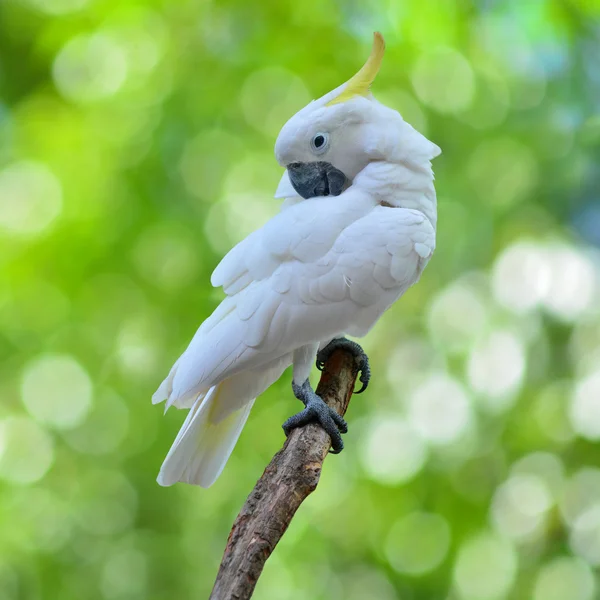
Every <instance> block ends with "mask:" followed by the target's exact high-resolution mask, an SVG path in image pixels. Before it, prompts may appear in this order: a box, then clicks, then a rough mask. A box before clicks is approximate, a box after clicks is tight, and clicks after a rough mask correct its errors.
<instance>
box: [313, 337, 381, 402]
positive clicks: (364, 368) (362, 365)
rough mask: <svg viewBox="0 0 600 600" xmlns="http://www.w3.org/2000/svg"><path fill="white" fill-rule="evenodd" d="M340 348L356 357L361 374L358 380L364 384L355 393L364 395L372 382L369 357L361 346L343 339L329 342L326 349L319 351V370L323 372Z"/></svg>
mask: <svg viewBox="0 0 600 600" xmlns="http://www.w3.org/2000/svg"><path fill="white" fill-rule="evenodd" d="M339 348H342V349H344V350H347V351H348V352H350V353H351V354H353V355H354V358H355V359H356V364H357V366H358V371H359V373H360V375H359V377H358V380H359V381H360V382H361V383H362V387H361V388H360V390H358V391H357V392H354V393H355V394H362V393H363V392H364V391H365V390H366V389H367V387H368V385H369V381H371V367H370V365H369V357H368V356H367V355H366V353H365V351H364V350H363V349H362V347H361V346H360V344H357V343H356V342H353V341H352V340H347V339H346V338H343V337H342V338H335V339H333V340H331V342H329V344H327V346H325V348H323V349H322V350H319V352H318V354H317V369H319V371H322V370H323V367H324V366H325V363H326V362H327V360H328V359H329V357H330V356H331V355H332V354H333V353H334V351H335V350H338V349H339Z"/></svg>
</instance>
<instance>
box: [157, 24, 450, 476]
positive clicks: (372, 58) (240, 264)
mask: <svg viewBox="0 0 600 600" xmlns="http://www.w3.org/2000/svg"><path fill="white" fill-rule="evenodd" d="M384 53H385V42H384V39H383V36H382V35H381V34H380V33H379V32H375V33H374V36H373V46H372V50H371V53H370V55H369V57H368V59H367V61H366V62H365V64H364V65H363V66H362V68H361V69H360V70H359V71H358V72H357V73H356V74H355V75H354V76H353V77H351V78H350V79H349V80H348V81H346V82H345V83H343V84H342V85H340V86H338V87H336V88H335V89H333V90H332V91H330V92H328V93H327V94H325V95H324V96H322V97H321V98H319V99H317V100H313V101H312V102H310V103H309V104H308V105H307V106H305V107H304V108H302V109H301V110H300V111H299V112H297V113H296V114H295V115H293V116H292V117H291V118H290V119H289V120H288V121H287V122H286V123H285V124H284V126H283V127H282V129H281V131H280V133H279V135H278V137H277V140H276V142H275V157H276V159H277V161H278V163H279V165H280V166H281V167H283V168H284V172H283V175H282V177H281V181H280V182H279V185H278V187H277V190H276V193H275V197H276V198H280V199H283V202H282V205H281V210H280V212H279V213H277V214H276V215H275V216H274V217H273V218H272V219H271V220H269V221H268V222H266V223H265V225H264V226H263V227H261V228H260V229H257V230H256V231H254V232H252V233H251V234H250V235H248V237H246V238H245V239H244V240H242V241H241V242H240V243H239V244H237V245H236V246H234V247H233V248H232V249H231V250H230V251H229V253H228V254H226V255H225V257H224V258H223V259H222V260H221V262H220V263H219V264H218V265H217V267H216V268H215V270H214V272H213V273H212V277H211V284H212V285H213V286H215V287H222V288H223V290H224V292H225V298H224V300H223V301H222V302H221V303H220V304H219V305H218V306H217V308H216V309H215V310H214V312H213V313H212V314H211V315H210V316H209V317H208V318H207V319H206V320H205V321H204V322H203V323H202V324H201V325H200V327H199V328H198V330H197V332H196V333H195V335H194V336H193V338H192V340H191V342H190V343H189V345H188V347H187V348H186V350H185V351H184V352H183V354H182V355H181V356H180V357H179V359H178V360H177V361H176V362H175V364H174V365H173V367H172V368H171V370H170V372H169V374H168V376H167V377H166V378H165V379H164V381H163V382H162V383H161V384H160V386H159V388H158V390H157V391H156V393H155V394H154V395H153V398H152V401H153V403H154V404H156V403H159V402H162V401H166V403H165V411H166V410H167V409H168V408H169V407H171V406H175V407H177V408H182V409H188V410H189V412H188V414H187V418H186V419H185V421H184V423H183V425H182V427H181V429H180V431H179V433H178V434H177V436H176V438H175V441H174V442H173V445H172V446H171V448H170V450H169V452H168V454H167V456H166V458H165V460H164V462H163V464H162V466H161V468H160V472H159V474H158V478H157V481H158V483H159V484H160V485H162V486H170V485H173V484H175V483H177V482H184V483H188V484H194V485H199V486H202V487H209V486H210V485H212V484H213V483H214V481H215V480H216V479H217V478H218V477H219V475H220V474H221V472H222V471H223V468H224V467H225V464H226V462H227V460H228V458H229V456H230V455H231V453H232V451H233V448H234V446H235V444H236V442H237V440H238V438H239V436H240V434H241V431H242V429H243V427H244V425H245V423H246V421H247V419H248V415H249V413H250V410H251V409H252V406H253V404H254V402H255V400H256V398H257V397H258V396H260V395H261V394H262V393H263V392H264V391H265V390H266V389H267V388H268V387H269V386H271V385H272V384H273V383H274V382H275V381H277V380H278V379H279V378H280V377H281V375H282V374H283V372H284V371H285V370H286V369H287V368H288V367H289V366H290V365H292V391H293V394H294V396H295V397H296V398H297V399H299V400H300V401H301V402H302V404H303V405H304V408H303V410H301V411H300V412H299V413H297V414H295V415H293V416H292V417H290V418H289V419H288V420H287V421H286V422H285V423H284V424H283V429H284V432H285V433H286V435H289V433H290V432H291V431H292V430H293V429H295V428H297V427H302V426H303V425H305V424H306V423H309V422H316V423H319V424H320V425H321V426H322V427H323V428H324V429H325V431H326V432H327V433H328V434H329V436H330V438H331V451H332V452H333V453H338V452H340V451H341V450H342V448H343V440H342V434H343V433H345V432H346V431H347V424H346V422H345V420H344V419H343V418H342V417H341V416H340V415H339V414H338V413H337V412H336V411H335V410H334V409H332V408H331V407H329V406H327V405H326V404H325V402H324V401H323V399H322V398H321V397H320V396H318V395H317V394H316V393H315V391H314V390H313V388H312V386H311V383H310V379H309V375H310V371H311V368H312V365H313V364H314V363H315V361H316V362H317V365H318V366H320V367H322V365H323V363H324V361H325V360H326V359H327V357H328V356H329V355H330V354H331V352H332V351H333V350H335V349H337V348H340V347H344V348H346V349H348V350H349V351H351V352H352V353H353V354H355V356H356V357H357V361H358V364H359V366H360V367H361V374H360V380H361V382H362V384H363V385H362V388H363V389H364V388H365V387H366V385H368V381H369V377H370V367H369V364H368V357H367V355H366V354H365V353H364V351H363V350H362V348H361V347H360V345H359V344H358V343H357V342H355V341H353V340H349V339H348V338H347V337H346V336H352V337H358V338H360V337H362V336H364V335H365V334H366V333H367V332H368V331H370V330H371V328H372V327H373V326H374V325H375V323H376V322H377V321H378V320H379V318H380V317H381V316H382V315H383V314H384V312H385V311H386V310H387V309H388V308H389V307H390V306H391V305H392V304H394V302H396V301H397V300H398V299H399V298H400V297H401V296H402V295H403V294H404V293H405V292H406V290H407V289H408V288H409V287H411V286H412V285H413V284H415V283H416V282H417V281H418V280H419V278H420V276H421V273H422V272H423V269H424V268H425V266H426V265H427V263H428V261H429V260H430V258H431V256H432V254H433V252H434V249H435V240H436V226H437V200H436V192H435V187H434V175H433V170H432V165H431V161H432V160H433V159H434V158H435V157H436V156H438V155H439V154H440V153H441V150H440V148H439V147H438V146H437V145H436V144H434V143H433V142H431V141H429V140H428V139H427V138H426V137H424V136H423V135H422V134H421V133H419V132H417V131H416V130H415V129H414V128H413V127H412V126H411V125H409V124H408V123H407V122H406V121H404V119H403V118H402V116H401V115H400V113H399V112H397V111H396V110H394V109H392V108H389V107H387V106H385V105H384V104H382V103H380V102H379V101H377V100H376V99H375V97H374V96H373V94H372V92H371V85H372V84H373V82H374V80H375V77H376V75H377V73H378V72H379V70H380V66H381V63H382V59H383V56H384ZM360 391H362V390H360Z"/></svg>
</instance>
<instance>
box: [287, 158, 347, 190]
mask: <svg viewBox="0 0 600 600" xmlns="http://www.w3.org/2000/svg"><path fill="white" fill-rule="evenodd" d="M287 171H288V175H289V177H290V181H291V182H292V185H293V186H294V189H295V190H296V191H297V192H298V194H299V195H300V196H302V197H303V198H314V197H315V196H339V195H340V194H341V193H342V190H343V189H344V185H345V184H346V176H345V175H344V174H343V173H342V172H341V171H340V170H339V169H336V168H335V167H334V166H333V165H332V164H330V163H328V162H324V161H316V162H294V163H290V164H289V165H288V166H287Z"/></svg>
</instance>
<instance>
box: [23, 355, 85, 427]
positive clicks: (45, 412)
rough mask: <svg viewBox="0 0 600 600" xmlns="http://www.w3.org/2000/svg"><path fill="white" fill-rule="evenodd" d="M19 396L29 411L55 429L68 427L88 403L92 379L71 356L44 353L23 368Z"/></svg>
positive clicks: (80, 418) (80, 416) (81, 415)
mask: <svg viewBox="0 0 600 600" xmlns="http://www.w3.org/2000/svg"><path fill="white" fill-rule="evenodd" d="M21 396H22V398H23V403H24V404H25V408H26V409H27V411H28V412H29V414H30V415H31V416H32V417H34V418H35V419H37V420H38V421H41V422H42V423H45V424H48V425H51V426H53V427H56V428H57V429H72V428H73V427H76V426H77V425H79V424H80V423H81V422H82V421H83V420H84V419H85V418H86V416H87V414H88V412H89V410H90V407H91V405H92V382H91V381H90V378H89V376H88V374H87V373H86V372H85V370H84V369H83V367H82V366H81V365H80V364H79V363H78V362H77V361H76V360H75V359H74V358H72V357H71V356H68V355H60V354H47V355H44V356H41V357H38V358H36V359H34V360H33V361H31V362H30V363H29V364H27V366H26V367H25V369H24V371H23V377H22V381H21Z"/></svg>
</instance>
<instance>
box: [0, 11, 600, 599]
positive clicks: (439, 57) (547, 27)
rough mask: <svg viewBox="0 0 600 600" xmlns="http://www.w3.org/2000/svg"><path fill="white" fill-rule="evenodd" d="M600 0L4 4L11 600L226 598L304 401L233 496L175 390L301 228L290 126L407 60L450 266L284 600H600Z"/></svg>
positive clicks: (290, 406) (243, 447)
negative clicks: (289, 178)
mask: <svg viewBox="0 0 600 600" xmlns="http://www.w3.org/2000/svg"><path fill="white" fill-rule="evenodd" d="M599 13H600V4H598V2H596V1H595V0H547V1H543V0H527V1H523V0H522V1H517V0H511V1H508V0H507V1H500V0H496V1H495V0H480V1H479V2H477V1H475V0H471V1H469V0H456V1H454V2H453V1H451V0H439V1H430V0H414V1H409V0H406V1H400V0H387V1H386V0H367V1H365V2H357V1H348V2H346V1H343V0H339V1H338V2H332V1H329V0H327V1H317V0H303V1H302V2H286V1H283V2H276V1H274V0H273V1H271V2H260V3H258V2H254V3H248V2H245V1H242V0H227V1H223V2H217V1H216V0H213V1H211V0H203V1H200V2H194V1H191V0H181V1H178V0H168V1H167V0H148V1H146V2H143V1H142V0H138V1H135V0H1V1H0V273H1V284H0V330H1V334H0V397H1V400H2V401H1V405H0V598H2V599H3V600H4V599H6V600H15V599H23V600H30V599H31V600H35V599H48V600H50V599H52V600H54V599H57V598H60V599H61V600H71V599H79V598H86V599H88V600H95V599H100V598H102V599H110V600H112V599H127V600H129V599H131V600H135V599H142V598H143V599H149V600H167V599H169V600H170V599H172V598H205V597H208V594H209V590H210V588H211V585H212V582H213V579H214V576H215V573H216V569H217V566H218V564H219V561H220V558H221V554H222V550H223V548H224V545H225V541H226V538H227V534H228V532H229V528H230V526H231V523H232V521H233V518H234V516H235V514H236V513H237V511H238V509H239V508H240V506H241V504H242V503H243V501H244V499H245V497H246V495H247V493H248V492H249V490H250V489H251V487H252V485H253V484H254V482H255V480H256V479H257V478H258V477H259V476H260V474H261V472H262V469H263V468H264V466H265V465H266V464H267V462H268V461H269V459H270V458H271V456H272V455H273V453H274V452H275V451H276V450H277V449H278V448H279V447H280V445H281V443H282V441H283V434H282V431H281V427H280V425H281V423H282V422H283V421H284V419H285V418H286V417H287V416H289V415H290V414H292V413H293V412H296V410H297V409H298V406H297V401H295V400H294V399H293V397H292V395H291V393H290V389H289V379H290V377H289V374H286V375H284V377H282V379H281V381H280V382H279V383H278V384H276V385H275V386H274V387H273V388H272V389H271V390H269V391H268V392H267V393H266V394H265V395H264V397H263V398H261V399H260V400H259V401H258V402H257V404H256V406H255V409H254V410H253V413H252V415H251V417H250V421H249V423H248V425H247V427H246V429H245V431H244V433H243V434H242V437H241V440H240V442H239V444H238V446H237V448H236V450H235V452H234V454H233V456H232V458H231V460H230V462H229V464H228V465H227V467H226V469H225V472H224V473H223V475H222V476H221V478H220V479H219V480H218V482H217V483H216V484H215V486H214V487H213V488H211V489H209V490H201V489H198V488H192V487H189V486H184V485H178V486H175V487H173V488H169V489H161V488H159V487H158V485H157V484H156V483H155V476H156V474H157V471H158V468H159V466H160V464H161V461H162V459H163V457H164V455H165V454H166V452H167V450H168V448H169V446H170V444H171V441H172V439H173V438H174V436H175V434H176V432H177V430H178V427H179V425H180V424H181V422H182V421H183V417H184V415H183V414H182V413H181V412H180V411H176V410H172V411H170V412H169V413H168V414H167V416H166V417H163V415H162V410H161V409H160V407H152V406H151V405H150V396H151V394H152V392H153V391H154V389H155V388H156V387H157V385H158V384H159V382H160V381H161V379H162V377H163V376H164V375H165V374H166V373H167V371H168V369H169V367H170V366H171V364H172V362H173V361H174V359H175V358H176V357H177V356H178V354H179V352H180V351H181V350H182V349H183V348H184V347H185V346H186V344H187V342H188V341H189V339H190V338H191V336H192V334H193V332H194V331H195V329H196V327H197V326H198V325H199V323H200V322H201V321H202V320H203V319H204V318H205V317H206V316H208V314H209V313H210V312H211V310H212V309H213V308H214V307H215V306H216V304H217V303H218V302H219V299H220V298H221V292H220V291H217V290H213V289H211V288H210V286H209V276H210V273H211V271H212V269H213V268H214V267H215V266H216V264H217V262H218V260H219V259H220V257H221V256H222V255H223V254H224V253H225V252H226V251H227V250H228V249H229V248H230V247H231V246H232V245H233V244H234V243H236V242H237V241H239V240H240V239H242V237H244V236H245V235H247V233H248V232H250V231H251V230H253V229H254V228H256V227H258V226H260V225H261V224H262V223H264V222H265V220H266V219H267V218H269V216H270V215H272V214H274V213H275V212H276V211H277V210H278V201H276V200H274V199H272V196H273V193H274V190H275V187H276V185H277V183H278V180H279V177H280V174H281V170H280V168H279V167H278V166H277V165H276V163H275V160H274V158H273V155H272V147H273V143H274V140H275V137H276V134H277V132H278V130H279V128H280V127H281V125H282V124H283V123H284V122H285V120H286V119H287V118H288V117H289V116H290V115H292V114H293V113H294V112H295V111H296V110H298V109H299V108H301V107H302V106H303V105H304V104H305V103H306V102H308V101H309V100H310V99H311V98H313V97H319V96H321V95H322V94H324V93H325V92H327V91H329V90H330V89H332V88H333V87H335V86H337V85H338V84H340V83H341V82H343V81H344V80H346V79H347V78H348V77H349V76H351V75H352V74H353V73H354V72H355V71H356V69H357V68H358V67H359V66H360V65H361V64H362V62H363V60H364V58H365V57H366V55H367V53H368V50H369V46H370V39H371V34H372V31H373V30H380V31H382V32H383V33H384V35H385V37H386V40H387V47H388V51H387V55H386V58H385V61H384V65H383V68H382V72H381V73H380V75H379V78H378V80H377V82H376V83H375V85H374V93H375V95H376V96H377V97H378V98H379V99H380V100H382V101H384V102H385V103H388V104H389V105H391V106H393V107H394V108H397V109H399V110H400V111H401V113H402V114H403V116H404V117H405V119H406V120H407V121H409V122H410V123H412V124H413V125H414V126H415V127H417V128H418V129H419V130H420V131H422V132H423V133H424V134H425V135H427V136H428V137H429V138H430V139H432V140H433V141H435V142H436V143H437V144H439V145H440V146H441V147H442V149H443V152H444V153H443V155H442V156H441V157H440V158H439V159H437V160H436V161H435V164H434V169H435V172H436V178H437V187H438V194H439V214H440V217H439V236H438V249H437V252H436V254H435V256H434V258H433V260H432V262H431V264H430V265H429V267H428V268H427V270H426V272H425V274H424V276H423V278H422V280H421V282H420V283H419V284H418V285H417V286H416V287H415V288H414V289H412V290H411V291H410V292H409V293H408V294H407V295H406V297H405V298H403V299H402V301H400V302H399V303H398V304H397V305H396V306H395V307H394V308H393V309H392V310H391V311H390V312H389V313H387V314H386V315H385V316H384V318H383V320H382V322H381V323H380V324H379V326H378V327H376V328H375V330H374V332H373V334H372V335H369V337H368V338H367V339H365V340H364V346H365V348H366V349H367V351H368V352H369V353H370V355H371V360H372V367H373V383H372V387H371V388H370V389H369V391H368V393H367V394H366V395H365V396H361V397H357V398H356V399H355V400H354V401H353V402H352V405H351V409H350V412H349V415H348V416H349V422H350V432H349V433H348V434H347V436H346V448H347V449H346V450H345V451H344V452H343V453H342V454H341V455H340V456H336V457H331V458H329V459H328V460H327V464H326V466H325V469H324V472H323V477H322V483H321V485H320V487H319V489H318V491H317V493H315V494H314V495H313V496H312V497H310V498H309V500H308V501H307V502H306V504H305V505H304V506H303V507H302V509H301V510H300V511H299V513H298V515H297V516H296V518H295V519H294V522H293V523H292V525H291V527H290V529H289V531H288V532H287V534H286V535H285V537H284V539H283V541H282V542H281V544H280V546H279V547H278V548H277V550H276V552H275V554H274V556H273V557H272V558H271V560H270V561H269V563H268V565H267V567H266V569H265V572H264V575H263V577H262V578H261V580H260V582H259V585H258V588H257V591H256V595H255V597H256V598H258V599H260V600H270V599H273V600H297V599H309V598H310V599H316V600H318V599H328V600H331V599H336V598H337V599H344V600H362V599H370V598H376V599H378V600H430V599H434V598H435V599H440V600H503V599H506V600H521V599H522V600H530V599H533V600H591V599H592V598H598V597H600V596H599V595H600V582H599V580H598V575H597V571H596V569H597V567H598V565H600V468H598V463H599V462H600V447H599V446H598V444H597V442H598V440H600V284H599V281H600V258H599V257H600V254H599V252H598V246H599V245H600V111H599V108H600V104H599V102H600V100H599V99H600V62H599V60H598V56H599V43H598V42H599V36H600V21H599V20H598V15H599Z"/></svg>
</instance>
